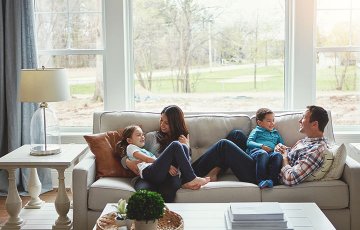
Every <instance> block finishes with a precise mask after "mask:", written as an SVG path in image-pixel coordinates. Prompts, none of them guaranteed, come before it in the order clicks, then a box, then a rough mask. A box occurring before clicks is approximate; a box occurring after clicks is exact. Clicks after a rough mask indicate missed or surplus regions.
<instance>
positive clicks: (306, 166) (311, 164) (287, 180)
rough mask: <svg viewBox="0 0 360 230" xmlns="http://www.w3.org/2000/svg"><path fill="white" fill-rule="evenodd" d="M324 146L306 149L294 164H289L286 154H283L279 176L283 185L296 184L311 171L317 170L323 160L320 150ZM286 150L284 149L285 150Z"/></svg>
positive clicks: (322, 149)
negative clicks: (305, 152)
mask: <svg viewBox="0 0 360 230" xmlns="http://www.w3.org/2000/svg"><path fill="white" fill-rule="evenodd" d="M324 150H325V147H324V146H322V145H321V146H318V147H317V148H312V149H309V150H307V151H308V153H307V154H304V156H303V157H300V158H299V159H298V161H297V163H296V164H295V165H294V166H291V165H290V164H289V159H288V157H287V154H283V162H282V166H283V167H282V168H281V172H280V173H281V178H282V182H283V183H284V184H285V185H289V186H291V185H296V184H299V183H301V182H302V181H303V180H305V179H306V177H308V176H309V175H310V174H311V173H312V172H313V171H315V170H317V169H318V168H319V167H320V166H321V165H322V164H323V162H324V159H323V155H322V152H323V151H324ZM285 152H286V151H285Z"/></svg>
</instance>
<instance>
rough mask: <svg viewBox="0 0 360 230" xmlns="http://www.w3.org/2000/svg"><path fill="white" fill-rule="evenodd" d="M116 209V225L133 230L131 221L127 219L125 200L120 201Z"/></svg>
mask: <svg viewBox="0 0 360 230" xmlns="http://www.w3.org/2000/svg"><path fill="white" fill-rule="evenodd" d="M115 206H116V209H117V212H116V218H115V223H116V225H117V226H118V227H121V226H127V228H128V229H130V228H131V221H130V220H129V219H128V218H127V215H126V206H127V202H126V200H124V199H120V200H119V201H118V203H117V205H115Z"/></svg>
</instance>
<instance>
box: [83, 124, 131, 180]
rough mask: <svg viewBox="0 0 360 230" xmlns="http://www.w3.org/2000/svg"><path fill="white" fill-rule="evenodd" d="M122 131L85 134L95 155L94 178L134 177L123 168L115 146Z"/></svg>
mask: <svg viewBox="0 0 360 230" xmlns="http://www.w3.org/2000/svg"><path fill="white" fill-rule="evenodd" d="M121 135H122V131H108V132H104V133H99V134H91V135H85V136H84V138H85V140H86V142H87V143H88V145H89V147H90V150H91V152H92V153H93V154H94V155H95V157H96V159H95V164H96V178H97V179H98V178H100V177H134V176H135V175H134V173H133V172H131V171H130V170H127V169H124V168H123V167H122V165H121V162H120V159H121V158H120V156H117V155H116V151H115V147H116V144H117V142H118V141H119V140H120V139H121Z"/></svg>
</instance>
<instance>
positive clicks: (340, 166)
mask: <svg viewBox="0 0 360 230" xmlns="http://www.w3.org/2000/svg"><path fill="white" fill-rule="evenodd" d="M329 150H330V151H331V152H332V153H333V155H334V162H333V163H332V165H331V167H330V170H329V172H328V173H327V174H326V175H325V176H324V178H323V179H322V180H325V181H326V180H337V179H339V178H340V177H341V175H342V173H343V170H344V166H345V161H346V147H345V145H344V144H341V145H340V146H337V145H334V146H333V147H332V148H331V149H329Z"/></svg>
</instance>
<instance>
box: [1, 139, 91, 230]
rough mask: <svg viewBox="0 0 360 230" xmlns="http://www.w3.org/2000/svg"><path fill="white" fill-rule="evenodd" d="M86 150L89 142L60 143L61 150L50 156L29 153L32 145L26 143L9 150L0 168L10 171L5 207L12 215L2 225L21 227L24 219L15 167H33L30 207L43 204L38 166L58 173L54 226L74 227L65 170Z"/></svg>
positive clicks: (14, 227)
mask: <svg viewBox="0 0 360 230" xmlns="http://www.w3.org/2000/svg"><path fill="white" fill-rule="evenodd" d="M86 150H87V145H86V144H66V145H61V153H59V154H57V155H49V156H32V155H30V145H23V146H21V147H20V148H18V149H16V150H14V151H12V152H10V153H8V154H7V155H5V156H3V157H1V158H0V168H3V169H6V170H7V171H8V173H9V188H8V196H7V198H6V202H5V207H6V210H7V212H8V214H9V219H8V221H7V222H6V223H5V225H4V226H3V227H2V230H5V229H20V228H21V226H22V225H23V220H22V218H21V217H20V216H19V213H20V211H21V207H22V201H21V198H20V196H19V193H18V190H17V187H16V178H15V170H16V169H17V168H30V169H31V171H30V178H29V185H28V188H29V194H30V196H31V200H30V202H29V204H28V206H29V207H30V208H38V207H39V206H41V203H43V201H41V200H40V199H39V197H38V196H39V195H40V191H41V183H40V181H39V179H38V176H37V171H36V168H53V169H56V170H57V172H58V178H59V188H58V193H57V195H56V200H55V209H56V212H57V213H58V218H57V220H56V221H55V224H54V225H53V227H52V228H53V229H72V221H71V219H70V218H69V217H68V216H67V214H68V212H69V209H70V200H69V197H68V196H67V194H66V189H65V176H64V172H65V169H67V168H68V167H70V166H71V165H72V164H74V163H76V162H77V161H78V160H79V158H80V156H81V155H82V154H84V153H85V152H86Z"/></svg>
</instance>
